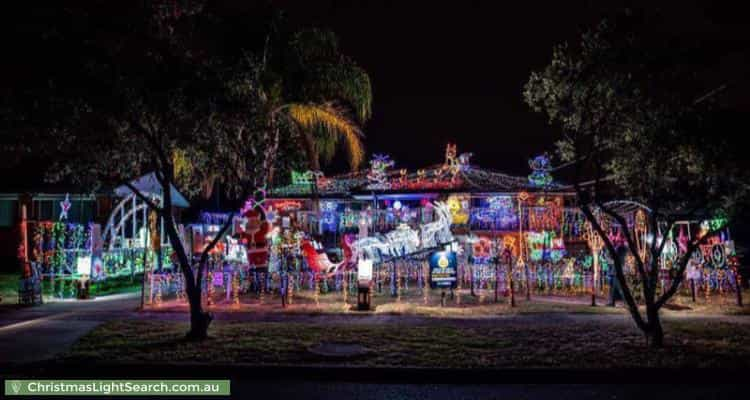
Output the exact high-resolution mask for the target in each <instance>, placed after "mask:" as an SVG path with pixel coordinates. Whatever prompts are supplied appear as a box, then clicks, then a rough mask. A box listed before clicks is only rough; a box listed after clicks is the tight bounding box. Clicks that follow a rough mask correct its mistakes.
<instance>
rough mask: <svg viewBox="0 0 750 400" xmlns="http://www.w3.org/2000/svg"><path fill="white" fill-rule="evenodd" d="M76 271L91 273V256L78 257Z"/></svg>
mask: <svg viewBox="0 0 750 400" xmlns="http://www.w3.org/2000/svg"><path fill="white" fill-rule="evenodd" d="M76 272H77V273H79V274H81V275H89V274H91V256H82V257H78V259H77V260H76Z"/></svg>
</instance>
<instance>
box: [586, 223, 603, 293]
mask: <svg viewBox="0 0 750 400" xmlns="http://www.w3.org/2000/svg"><path fill="white" fill-rule="evenodd" d="M583 237H584V239H585V240H586V243H588V245H589V248H590V249H591V258H592V261H593V262H592V265H591V268H592V269H593V279H592V282H591V306H592V307H593V306H596V289H597V282H598V281H599V252H600V251H601V249H602V248H603V247H604V241H603V240H602V238H601V237H599V234H597V233H596V231H595V230H594V227H593V226H592V225H591V223H586V231H585V232H584V234H583Z"/></svg>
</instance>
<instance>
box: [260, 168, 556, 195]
mask: <svg viewBox="0 0 750 400" xmlns="http://www.w3.org/2000/svg"><path fill="white" fill-rule="evenodd" d="M385 176H386V178H385V179H383V180H380V181H378V180H374V179H371V178H369V177H368V171H366V170H365V171H357V172H354V173H349V174H343V175H336V176H332V177H322V178H318V179H317V180H315V182H317V184H316V183H313V182H304V183H299V182H298V183H294V182H293V183H291V184H289V185H286V186H281V187H278V188H274V189H272V190H271V191H270V194H269V196H270V197H277V198H280V197H290V198H294V197H309V196H311V195H313V191H314V190H317V195H318V196H320V197H322V198H326V197H328V198H331V197H349V196H353V195H361V194H371V193H384V194H385V193H426V192H461V193H483V192H486V193H518V192H523V191H526V192H559V193H568V192H570V191H571V190H570V187H569V186H567V185H564V184H561V183H558V182H551V183H549V184H546V185H541V186H540V185H535V184H533V183H532V182H531V181H530V180H529V179H528V178H527V177H520V176H512V175H508V174H504V173H500V172H496V171H491V170H487V169H481V168H479V167H477V166H468V165H466V166H464V167H462V168H457V169H453V170H451V169H450V168H449V167H447V166H446V165H445V164H438V165H433V166H430V167H428V168H424V169H420V170H417V171H411V172H409V171H407V170H403V169H402V170H390V171H387V172H386V173H385Z"/></svg>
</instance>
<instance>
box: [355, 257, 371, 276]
mask: <svg viewBox="0 0 750 400" xmlns="http://www.w3.org/2000/svg"><path fill="white" fill-rule="evenodd" d="M357 279H358V280H359V281H371V280H372V260H359V261H358V262H357Z"/></svg>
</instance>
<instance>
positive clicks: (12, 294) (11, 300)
mask: <svg viewBox="0 0 750 400" xmlns="http://www.w3.org/2000/svg"><path fill="white" fill-rule="evenodd" d="M17 302H18V274H0V304H16V303H17Z"/></svg>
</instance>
